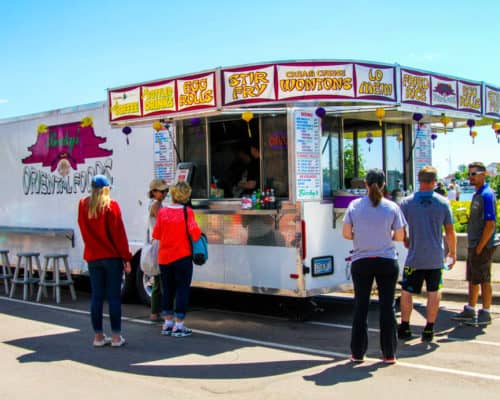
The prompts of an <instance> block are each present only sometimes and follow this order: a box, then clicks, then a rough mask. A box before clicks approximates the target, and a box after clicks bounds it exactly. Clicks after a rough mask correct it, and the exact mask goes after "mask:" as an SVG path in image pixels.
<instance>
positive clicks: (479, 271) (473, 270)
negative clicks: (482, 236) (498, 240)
mask: <svg viewBox="0 0 500 400" xmlns="http://www.w3.org/2000/svg"><path fill="white" fill-rule="evenodd" d="M494 252H495V247H489V248H488V247H485V248H484V249H483V251H482V252H481V254H476V249H475V248H469V249H467V268H466V279H467V280H468V281H469V282H470V283H472V284H474V285H477V284H480V283H488V282H491V260H492V259H493V253H494Z"/></svg>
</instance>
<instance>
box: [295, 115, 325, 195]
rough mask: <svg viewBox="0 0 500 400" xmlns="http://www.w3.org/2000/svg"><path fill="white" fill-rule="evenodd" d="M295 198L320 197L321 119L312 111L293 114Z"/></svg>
mask: <svg viewBox="0 0 500 400" xmlns="http://www.w3.org/2000/svg"><path fill="white" fill-rule="evenodd" d="M295 150H296V151H295V154H296V155H295V165H296V166H295V167H296V179H297V182H296V186H297V200H320V199H321V121H320V119H319V118H318V117H317V116H316V115H315V114H314V112H313V111H311V112H309V111H297V112H296V114H295Z"/></svg>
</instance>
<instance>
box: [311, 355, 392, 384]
mask: <svg viewBox="0 0 500 400" xmlns="http://www.w3.org/2000/svg"><path fill="white" fill-rule="evenodd" d="M386 367H389V365H387V364H383V363H381V362H380V363H376V364H368V363H367V364H357V365H356V364H353V363H351V362H349V361H348V362H347V363H342V364H337V365H334V366H333V367H330V368H327V369H325V370H324V371H321V372H320V373H318V374H314V375H305V376H304V380H305V381H309V382H314V383H315V384H316V385H318V386H333V385H337V384H339V383H348V382H357V381H361V380H363V379H368V378H372V377H373V373H374V372H375V371H376V370H378V369H379V368H386Z"/></svg>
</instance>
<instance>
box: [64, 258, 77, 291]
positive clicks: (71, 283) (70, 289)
mask: <svg viewBox="0 0 500 400" xmlns="http://www.w3.org/2000/svg"><path fill="white" fill-rule="evenodd" d="M63 261H64V271H65V272H66V277H67V280H68V282H69V291H70V293H71V298H72V299H73V301H75V300H76V291H75V285H74V284H73V278H72V277H71V271H70V269H69V265H68V257H64V258H63Z"/></svg>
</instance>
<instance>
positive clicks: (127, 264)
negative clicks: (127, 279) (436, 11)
mask: <svg viewBox="0 0 500 400" xmlns="http://www.w3.org/2000/svg"><path fill="white" fill-rule="evenodd" d="M123 270H124V271H125V273H126V274H130V273H131V272H132V265H130V261H125V262H124V263H123Z"/></svg>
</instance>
